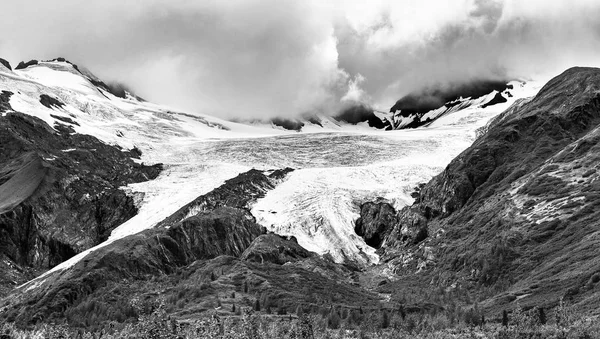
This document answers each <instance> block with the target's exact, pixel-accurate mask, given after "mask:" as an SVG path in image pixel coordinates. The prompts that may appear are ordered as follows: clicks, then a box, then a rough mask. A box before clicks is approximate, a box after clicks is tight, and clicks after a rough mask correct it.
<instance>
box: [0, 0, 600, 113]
mask: <svg viewBox="0 0 600 339" xmlns="http://www.w3.org/2000/svg"><path fill="white" fill-rule="evenodd" d="M598 17H600V4H596V3H595V1H591V0H590V1H587V0H579V1H538V0H535V1H512V0H505V1H492V0H457V1H453V2H440V1H434V0H422V1H411V0H407V1H386V0H379V1H369V2H367V1H339V0H336V1H327V2H322V1H316V0H315V1H309V0H307V1H277V0H266V1H258V0H247V1H244V0H243V1H185V0H171V1H158V0H147V1H85V2H84V1H76V0H65V1H61V2H48V1H8V2H7V3H3V20H2V21H1V22H0V29H1V30H2V31H3V32H5V34H2V35H1V37H0V53H1V54H2V55H0V57H2V56H3V57H6V58H7V59H9V60H10V61H12V62H13V63H14V62H17V61H19V60H22V59H33V58H36V59H44V58H53V57H56V56H64V57H67V58H68V59H71V60H72V61H73V62H76V63H79V64H81V65H83V66H86V67H87V68H89V69H91V70H92V71H93V72H94V73H96V74H97V75H98V76H100V77H101V78H104V79H105V80H107V81H115V80H116V81H122V82H125V83H127V84H128V85H130V86H131V87H133V88H134V90H136V91H137V92H138V94H140V95H141V96H142V97H145V98H146V99H148V100H151V101H155V102H160V103H165V104H169V105H173V106H175V107H180V108H183V109H186V110H189V111H191V112H198V113H205V114H214V115H219V116H224V117H237V118H242V119H243V118H270V117H274V116H298V115H301V114H305V113H311V112H315V111H321V112H326V113H330V114H335V113H336V112H337V111H339V109H340V108H343V107H348V105H349V104H351V103H352V102H363V103H366V104H368V105H372V106H374V107H376V108H379V109H385V110H387V109H389V107H391V105H393V104H394V102H395V101H396V100H397V99H399V98H400V97H402V96H404V95H406V94H408V93H413V92H415V91H418V90H420V89H427V88H445V87H446V88H451V87H454V86H457V85H460V84H461V83H466V82H470V81H472V80H504V79H510V78H516V77H518V78H526V77H540V76H547V75H551V74H555V73H558V72H560V71H561V70H562V69H564V68H566V67H569V66H572V65H575V64H578V65H598V64H599V60H598V58H597V55H600V37H599V28H600V24H599V22H598V19H597V18H598ZM8 32H10V33H8Z"/></svg>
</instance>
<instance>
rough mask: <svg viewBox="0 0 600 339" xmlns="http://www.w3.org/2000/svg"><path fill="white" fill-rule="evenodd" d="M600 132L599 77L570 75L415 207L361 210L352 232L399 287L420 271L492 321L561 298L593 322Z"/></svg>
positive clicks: (427, 190)
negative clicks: (477, 304) (470, 297)
mask: <svg viewBox="0 0 600 339" xmlns="http://www.w3.org/2000/svg"><path fill="white" fill-rule="evenodd" d="M599 124H600V69H595V68H572V69H569V70H567V71H565V72H564V73H563V74H561V75H559V76H557V77H555V78H554V79H552V80H551V81H550V82H548V83H547V84H546V85H545V86H544V87H543V88H542V89H541V90H540V92H539V93H538V94H537V95H536V96H535V97H534V98H531V99H527V100H521V101H519V102H517V103H515V104H514V105H513V106H512V107H511V109H509V110H507V111H506V112H505V113H503V114H501V115H500V116H498V117H497V118H495V119H494V120H493V121H491V123H490V124H489V125H488V126H487V127H486V128H485V129H483V130H482V135H481V136H480V137H479V139H478V140H476V141H475V142H474V144H473V145H472V146H471V147H469V148H468V149H467V150H466V151H464V152H463V153H462V154H460V155H459V156H458V157H457V158H456V159H454V160H453V161H452V162H451V163H450V164H449V165H448V167H447V168H446V169H445V170H444V171H443V172H442V173H441V174H439V175H438V176H436V177H435V178H434V179H433V180H431V181H430V182H429V183H427V184H426V185H425V186H424V187H422V189H420V192H419V193H418V197H417V199H416V201H415V203H414V205H412V206H410V207H406V208H404V209H403V210H401V211H398V212H397V213H395V212H390V211H387V210H386V212H385V213H386V214H385V215H384V216H381V215H379V216H377V217H373V215H375V214H376V213H377V212H379V213H381V211H382V208H381V207H380V206H379V207H378V206H377V205H370V206H366V207H365V206H363V210H362V214H361V217H362V218H361V220H362V223H361V224H360V225H357V227H359V226H360V228H361V230H363V231H362V232H363V233H364V234H367V235H370V237H371V238H372V237H373V235H372V234H376V235H377V237H380V238H382V239H383V243H382V245H381V249H380V252H381V254H382V255H383V257H384V260H385V261H386V262H387V263H386V267H387V268H388V269H389V270H390V271H392V272H394V273H395V275H396V278H397V279H399V280H398V284H403V283H404V284H405V283H406V280H405V279H404V280H403V278H402V277H409V276H412V275H413V274H415V272H417V273H418V274H417V275H416V276H413V277H422V278H421V281H428V282H429V283H430V286H429V287H428V288H432V287H435V286H439V287H440V288H441V289H444V290H446V291H451V290H453V289H466V290H469V291H471V293H475V294H476V295H478V299H480V300H482V305H483V306H484V307H486V308H487V309H488V310H490V311H493V312H500V310H501V309H502V308H509V309H510V308H514V307H516V305H517V304H518V305H521V306H525V307H532V306H544V307H548V306H549V307H551V306H553V305H555V304H556V303H557V301H558V300H559V299H560V298H565V300H569V302H571V303H573V304H574V305H575V307H576V308H578V309H580V310H583V311H586V312H597V311H598V309H597V302H598V298H599V297H600V286H598V284H597V282H598V281H599V280H600V279H599V278H598V276H599V275H600V266H599V263H598V261H597V257H598V255H599V254H600V252H599V251H598V248H600V247H599V246H598V245H599V240H598V236H597V235H598V232H600V223H599V220H600V215H598V211H599V209H598V206H599V204H600V198H599V197H600V191H599V187H598V178H599V176H598V175H599V174H598V172H597V171H598V168H597V163H598V160H599V157H598V154H600V153H598V151H600V148H599V147H600V146H599V145H598V141H599V140H600V134H599V133H600V128H599ZM388 210H389V209H388ZM374 211H375V212H374ZM365 221H366V222H365ZM411 279H412V278H411ZM402 281H404V282H402ZM396 287H397V288H400V285H396ZM386 289H387V290H388V291H391V290H393V289H394V287H393V285H392V286H388V287H386Z"/></svg>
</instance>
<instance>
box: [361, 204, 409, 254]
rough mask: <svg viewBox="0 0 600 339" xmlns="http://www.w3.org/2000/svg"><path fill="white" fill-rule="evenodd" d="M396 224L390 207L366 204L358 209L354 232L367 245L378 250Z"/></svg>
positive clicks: (395, 218)
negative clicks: (358, 213)
mask: <svg viewBox="0 0 600 339" xmlns="http://www.w3.org/2000/svg"><path fill="white" fill-rule="evenodd" d="M397 222H398V218H397V217H396V210H395V209H394V207H393V206H392V205H390V204H388V203H384V202H381V203H373V202H367V203H365V204H363V205H362V206H361V207H360V218H358V220H356V224H355V227H354V232H355V233H356V234H358V235H359V236H361V237H362V238H363V239H365V242H366V243H367V245H369V246H371V247H374V248H379V247H381V244H382V243H383V240H384V239H385V237H386V236H387V235H388V234H389V232H390V231H391V230H392V229H393V228H394V226H396V223H397Z"/></svg>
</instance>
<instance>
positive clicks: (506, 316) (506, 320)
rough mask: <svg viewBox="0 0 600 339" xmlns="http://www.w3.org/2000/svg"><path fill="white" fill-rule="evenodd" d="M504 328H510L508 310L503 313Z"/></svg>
mask: <svg viewBox="0 0 600 339" xmlns="http://www.w3.org/2000/svg"><path fill="white" fill-rule="evenodd" d="M502 326H505V327H506V326H508V312H506V310H503V311H502Z"/></svg>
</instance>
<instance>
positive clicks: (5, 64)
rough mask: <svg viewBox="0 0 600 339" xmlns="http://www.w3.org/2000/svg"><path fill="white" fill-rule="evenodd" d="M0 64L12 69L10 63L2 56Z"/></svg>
mask: <svg viewBox="0 0 600 339" xmlns="http://www.w3.org/2000/svg"><path fill="white" fill-rule="evenodd" d="M0 64H1V65H2V66H4V67H6V68H8V70H9V71H12V68H11V67H10V63H9V62H8V61H6V60H4V59H2V58H0Z"/></svg>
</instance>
